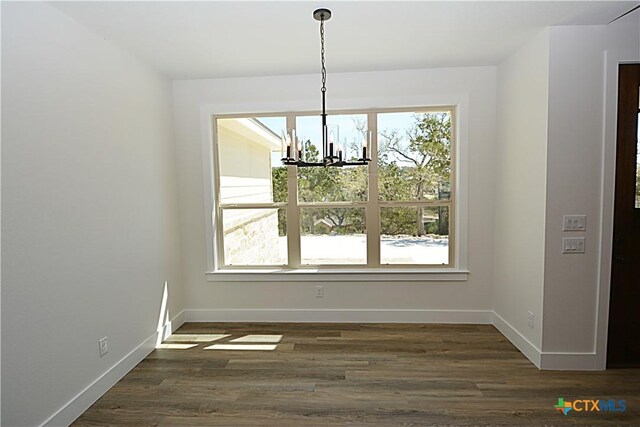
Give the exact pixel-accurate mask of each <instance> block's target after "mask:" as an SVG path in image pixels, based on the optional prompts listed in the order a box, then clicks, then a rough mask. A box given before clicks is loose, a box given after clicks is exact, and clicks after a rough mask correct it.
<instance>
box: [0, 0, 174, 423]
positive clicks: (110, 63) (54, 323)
mask: <svg viewBox="0 0 640 427" xmlns="http://www.w3.org/2000/svg"><path fill="white" fill-rule="evenodd" d="M2 9H3V10H2V107H3V108H2V205H3V206H2V207H3V212H2V264H3V268H2V316H3V322H2V339H3V344H4V345H3V346H2V424H3V425H7V426H34V425H38V424H40V423H42V422H44V421H45V420H46V419H47V418H49V417H50V416H51V415H52V414H54V413H55V412H56V411H58V409H60V408H61V407H63V405H65V404H67V403H68V402H69V401H70V400H71V399H73V398H74V396H76V395H77V394H78V393H80V392H81V391H82V390H83V389H84V388H85V387H87V386H89V385H90V384H91V383H92V382H93V381H94V380H95V379H96V378H98V377H99V376H100V375H102V374H103V373H105V372H106V371H107V370H108V369H110V368H111V367H113V366H114V365H115V364H116V363H117V362H118V361H119V360H121V359H122V358H123V357H125V356H126V355H127V354H128V353H129V352H131V351H132V350H134V349H135V348H136V347H137V346H138V345H140V344H141V343H142V342H144V341H145V340H147V338H150V337H152V336H153V334H154V332H155V331H156V328H157V323H158V316H159V311H160V303H161V298H162V291H163V287H164V283H165V281H168V283H169V286H170V288H169V297H170V303H169V309H170V313H171V315H172V316H174V315H176V314H177V313H178V311H179V310H181V309H182V306H183V301H182V298H181V290H180V287H179V286H180V284H181V283H180V280H181V277H180V276H181V272H180V238H179V230H178V226H177V224H178V210H177V196H176V186H175V166H174V145H173V144H172V133H173V130H172V125H171V120H172V117H171V87H170V83H169V82H168V81H167V80H166V79H164V78H163V77H161V76H160V75H158V74H157V73H156V72H153V71H151V70H150V69H148V68H147V67H146V66H144V65H142V64H141V63H140V62H139V61H138V60H136V59H134V58H132V57H131V56H130V55H128V54H126V53H125V52H123V51H121V50H119V49H117V48H115V47H114V46H112V45H111V44H110V43H109V42H107V41H105V40H104V39H102V38H101V37H98V36H95V35H93V34H91V33H89V32H88V31H87V30H86V29H85V28H84V27H82V26H80V25H78V24H77V23H75V22H74V21H72V20H71V19H70V18H68V17H67V16H65V15H63V14H61V13H60V12H58V11H57V10H55V9H53V8H52V7H50V6H49V5H47V4H45V3H9V2H5V3H3V4H2ZM103 336H108V337H109V353H108V354H107V355H106V356H105V357H104V358H100V357H99V354H98V339H99V338H102V337H103ZM152 347H153V345H152V344H151V348H152ZM147 350H149V349H147ZM116 379H117V378H116ZM89 403H90V402H89ZM80 406H82V405H80ZM80 406H78V407H76V408H75V409H82V408H81V407H80ZM76 415H77V414H76ZM56 420H57V421H56V423H57V424H63V423H64V420H65V418H64V417H62V418H57V419H56ZM67 421H68V419H67Z"/></svg>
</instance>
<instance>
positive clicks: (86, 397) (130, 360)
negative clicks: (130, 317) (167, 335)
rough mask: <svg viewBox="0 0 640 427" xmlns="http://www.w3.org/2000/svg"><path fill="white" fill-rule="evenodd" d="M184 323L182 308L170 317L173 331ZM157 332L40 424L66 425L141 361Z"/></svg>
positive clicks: (154, 341)
mask: <svg viewBox="0 0 640 427" xmlns="http://www.w3.org/2000/svg"><path fill="white" fill-rule="evenodd" d="M183 323H184V310H183V311H181V312H180V313H179V314H178V315H177V316H175V317H174V318H173V319H171V329H172V331H175V330H176V329H178V328H179V327H180V326H182V324H183ZM157 336H158V332H155V333H154V334H153V335H151V336H150V337H149V338H147V339H145V340H144V341H143V342H141V343H140V344H138V346H137V347H136V348H134V349H133V350H131V351H130V352H129V353H128V354H127V355H126V356H124V357H123V358H122V359H120V360H119V361H118V362H116V364H114V365H113V366H112V367H111V368H109V369H108V370H107V371H106V372H105V373H103V374H102V375H100V376H99V377H98V378H96V379H95V380H94V381H93V382H92V383H91V384H89V385H88V386H87V387H85V389H84V390H82V391H81V392H80V393H78V394H77V395H76V396H75V397H74V398H73V399H71V400H70V401H69V402H67V403H66V404H65V405H64V406H63V407H62V408H60V409H59V410H58V411H57V412H56V413H55V414H53V415H51V416H50V417H49V418H48V419H47V420H46V421H45V422H43V423H42V424H41V425H42V426H68V425H69V424H71V423H72V422H73V421H75V420H76V419H77V418H78V417H79V416H80V415H82V414H83V413H84V411H86V410H87V409H88V408H89V407H90V406H91V405H93V404H94V403H95V402H96V401H97V400H98V399H99V398H100V397H101V396H102V395H103V394H105V393H106V392H107V390H109V389H110V388H111V387H113V386H114V385H115V384H116V383H117V382H118V381H120V379H122V377H124V376H125V375H126V374H127V373H128V372H129V371H130V370H131V369H133V368H134V367H135V366H136V365H137V364H138V363H140V362H141V361H142V359H144V358H145V357H147V355H148V354H149V353H151V352H152V351H153V349H154V348H155V346H156V338H157Z"/></svg>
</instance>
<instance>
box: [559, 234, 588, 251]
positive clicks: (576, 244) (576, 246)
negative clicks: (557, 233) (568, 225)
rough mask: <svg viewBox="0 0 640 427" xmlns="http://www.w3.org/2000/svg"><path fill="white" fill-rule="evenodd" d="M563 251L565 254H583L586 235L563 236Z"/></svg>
mask: <svg viewBox="0 0 640 427" xmlns="http://www.w3.org/2000/svg"><path fill="white" fill-rule="evenodd" d="M562 253H563V254H583V253H584V237H563V238H562Z"/></svg>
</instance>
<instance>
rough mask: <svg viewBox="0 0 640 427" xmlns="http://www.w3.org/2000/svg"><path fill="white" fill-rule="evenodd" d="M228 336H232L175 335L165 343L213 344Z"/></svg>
mask: <svg viewBox="0 0 640 427" xmlns="http://www.w3.org/2000/svg"><path fill="white" fill-rule="evenodd" d="M228 336H230V334H173V335H171V336H170V337H169V338H167V339H166V340H165V342H211V341H217V340H221V339H222V338H226V337H228Z"/></svg>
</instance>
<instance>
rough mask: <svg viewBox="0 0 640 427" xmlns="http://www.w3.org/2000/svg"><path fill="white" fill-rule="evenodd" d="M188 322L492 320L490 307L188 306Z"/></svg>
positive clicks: (186, 311)
mask: <svg viewBox="0 0 640 427" xmlns="http://www.w3.org/2000/svg"><path fill="white" fill-rule="evenodd" d="M184 318H185V321H187V322H300V323H308V322H319V323H341V322H344V323H471V324H485V325H486V324H491V311H489V310H379V309H371V310H370V309H353V310H344V309H335V310H332V309H327V310H317V309H308V310H305V309H237V310H233V309H187V310H184Z"/></svg>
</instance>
